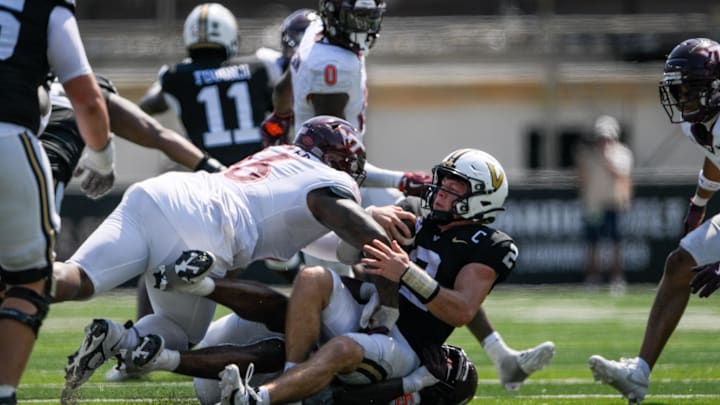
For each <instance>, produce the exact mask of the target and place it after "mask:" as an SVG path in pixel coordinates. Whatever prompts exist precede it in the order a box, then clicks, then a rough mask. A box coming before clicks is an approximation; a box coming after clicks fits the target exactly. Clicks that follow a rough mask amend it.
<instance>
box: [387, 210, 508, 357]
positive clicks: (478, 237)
mask: <svg viewBox="0 0 720 405" xmlns="http://www.w3.org/2000/svg"><path fill="white" fill-rule="evenodd" d="M400 205H401V206H403V207H404V208H405V209H408V208H409V206H407V205H406V204H400ZM410 211H416V210H414V209H410ZM517 257H518V248H517V246H516V245H515V243H514V242H513V240H512V239H511V238H510V236H508V235H507V234H505V233H503V232H501V231H498V230H497V229H494V228H490V227H488V226H485V225H482V224H480V223H470V224H465V225H457V226H453V227H450V228H449V229H446V230H445V231H441V230H440V228H439V227H438V225H437V224H436V223H434V222H433V221H431V220H428V219H427V217H426V218H423V219H422V220H420V221H418V225H417V233H416V235H415V246H414V247H413V248H412V249H411V250H410V259H411V260H412V261H413V262H414V263H415V264H417V265H418V266H420V267H421V268H423V269H425V271H426V272H427V273H428V274H430V276H432V277H433V278H434V279H435V280H436V281H437V282H438V283H440V285H441V286H442V287H444V288H454V286H455V278H456V277H457V275H458V273H459V272H460V270H461V269H462V268H463V267H464V266H465V265H467V264H469V263H481V264H484V265H486V266H488V267H490V268H492V269H493V270H495V272H496V273H497V278H496V279H495V284H497V283H499V282H502V281H503V280H505V279H506V278H507V277H508V276H509V275H510V272H511V271H512V269H513V268H514V267H515V262H516V261H517ZM397 325H398V328H399V329H400V331H401V332H402V334H403V336H405V338H406V339H407V340H408V343H410V345H411V346H412V347H413V349H414V350H415V351H416V352H417V353H421V349H422V348H423V347H425V346H427V345H431V344H442V343H444V342H445V340H446V339H447V338H448V337H449V336H450V334H451V333H452V331H453V330H454V328H455V327H454V326H452V325H450V324H447V323H445V322H443V321H441V320H440V319H438V318H437V317H435V316H434V315H433V314H432V313H431V312H430V311H429V310H428V309H427V307H426V306H425V305H424V304H422V303H421V302H420V301H419V300H418V298H417V297H416V296H415V295H414V294H413V293H412V292H411V291H410V290H409V289H408V288H407V287H405V286H403V285H402V284H401V286H400V319H398V322H397Z"/></svg>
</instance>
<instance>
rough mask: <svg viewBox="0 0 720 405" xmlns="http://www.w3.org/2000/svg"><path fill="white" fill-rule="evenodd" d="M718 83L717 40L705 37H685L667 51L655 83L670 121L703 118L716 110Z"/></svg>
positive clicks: (719, 95) (719, 99)
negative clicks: (663, 67)
mask: <svg viewBox="0 0 720 405" xmlns="http://www.w3.org/2000/svg"><path fill="white" fill-rule="evenodd" d="M718 87H720V44H718V43H717V42H715V41H713V40H710V39H707V38H692V39H688V40H685V41H683V42H681V43H680V44H679V45H677V46H676V47H675V48H674V49H673V50H672V52H670V55H668V58H667V61H666V62H665V69H664V74H663V79H662V80H661V81H660V85H659V88H660V102H661V104H662V106H663V108H665V112H666V113H667V115H668V117H669V118H670V122H673V123H680V122H683V121H687V122H691V123H701V122H705V121H707V120H709V119H711V118H713V117H714V116H715V115H716V114H717V113H718V112H720V90H719V89H718ZM676 111H677V112H679V113H680V117H679V118H678V117H676V116H675V112H676Z"/></svg>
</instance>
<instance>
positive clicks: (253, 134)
mask: <svg viewBox="0 0 720 405" xmlns="http://www.w3.org/2000/svg"><path fill="white" fill-rule="evenodd" d="M226 94H227V96H228V98H230V99H231V100H233V102H234V103H235V113H236V114H237V122H238V128H235V129H227V128H225V122H224V119H223V117H224V114H223V108H222V101H221V100H220V89H219V88H218V86H207V87H204V88H203V89H202V90H200V92H199V93H198V95H197V101H198V102H199V103H202V104H203V105H204V106H205V116H206V117H207V127H208V132H205V133H204V134H203V141H204V144H205V147H218V146H226V145H231V144H233V143H249V142H256V141H260V132H259V131H257V130H256V129H255V125H254V124H253V110H252V103H251V101H250V91H249V89H248V84H247V82H238V83H234V84H233V85H232V86H230V87H229V88H228V90H227V93H226Z"/></svg>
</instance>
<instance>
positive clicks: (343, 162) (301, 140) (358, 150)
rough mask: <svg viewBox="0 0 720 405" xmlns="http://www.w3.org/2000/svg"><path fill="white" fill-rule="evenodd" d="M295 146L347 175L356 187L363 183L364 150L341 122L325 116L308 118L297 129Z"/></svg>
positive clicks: (354, 133)
mask: <svg viewBox="0 0 720 405" xmlns="http://www.w3.org/2000/svg"><path fill="white" fill-rule="evenodd" d="M295 145H297V146H299V147H300V148H302V149H303V150H305V151H307V152H309V153H310V154H312V155H313V156H315V157H317V158H318V159H320V160H321V161H322V162H324V163H325V164H327V165H328V166H330V167H332V168H333V169H336V170H340V171H342V172H345V173H347V174H349V175H350V176H352V178H354V179H355V181H357V183H358V184H362V182H363V181H364V180H365V146H363V144H362V142H361V141H360V137H359V136H358V133H357V131H356V130H355V128H353V126H352V125H351V124H350V123H349V122H347V121H345V120H344V119H341V118H337V117H332V116H329V115H320V116H317V117H314V118H310V119H309V120H307V121H305V122H304V123H303V124H302V125H301V126H300V129H299V130H298V132H297V135H296V136H295Z"/></svg>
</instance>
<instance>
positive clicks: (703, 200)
mask: <svg viewBox="0 0 720 405" xmlns="http://www.w3.org/2000/svg"><path fill="white" fill-rule="evenodd" d="M708 201H710V199H709V198H703V197H700V196H698V195H697V194H695V196H693V198H691V199H690V202H691V203H693V204H695V205H697V206H698V207H704V206H706V205H707V203H708Z"/></svg>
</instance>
